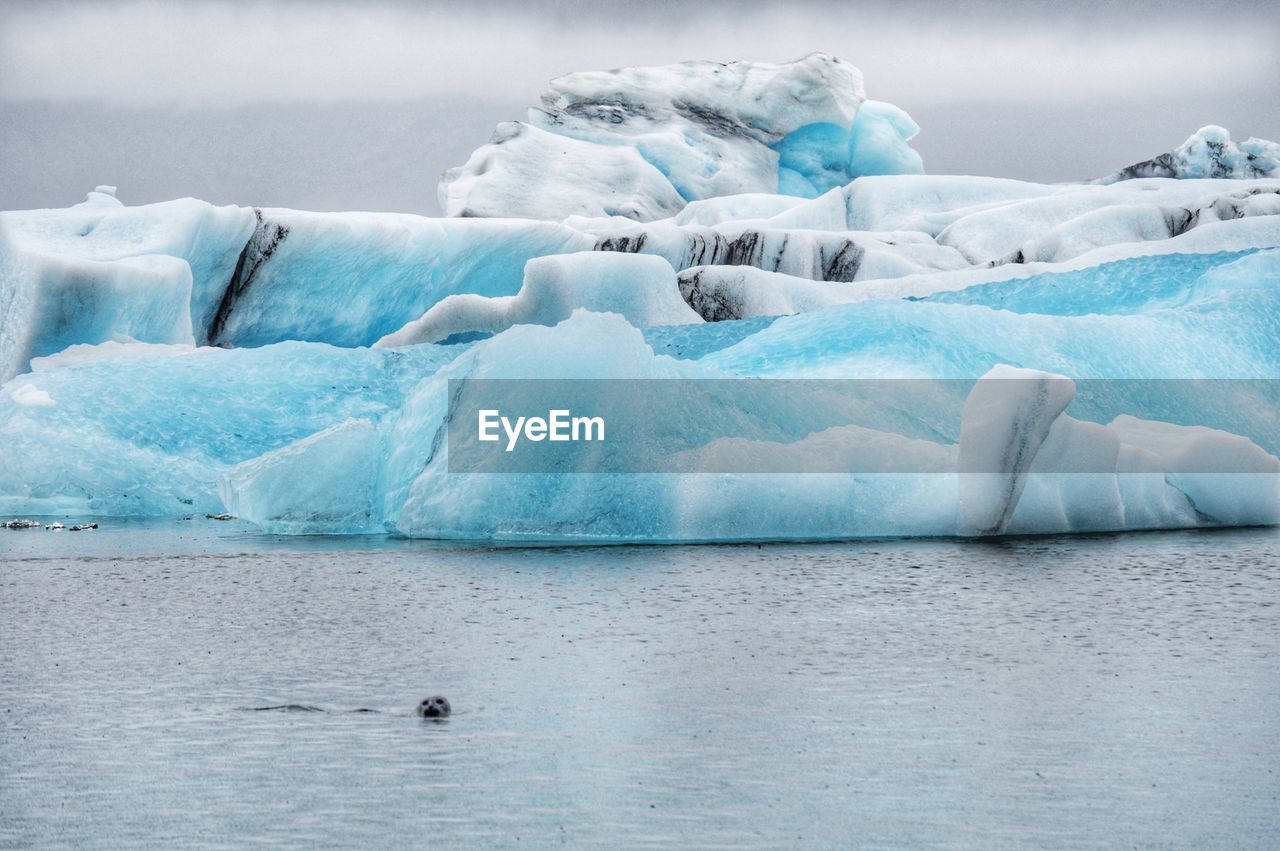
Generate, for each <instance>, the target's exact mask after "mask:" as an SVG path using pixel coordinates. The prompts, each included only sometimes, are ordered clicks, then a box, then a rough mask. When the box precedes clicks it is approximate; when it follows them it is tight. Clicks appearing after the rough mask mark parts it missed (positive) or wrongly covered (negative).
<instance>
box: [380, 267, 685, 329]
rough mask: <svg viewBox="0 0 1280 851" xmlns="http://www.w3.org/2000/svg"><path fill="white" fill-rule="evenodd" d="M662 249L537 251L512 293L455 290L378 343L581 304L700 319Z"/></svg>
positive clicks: (545, 315) (643, 318)
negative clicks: (660, 254) (660, 253)
mask: <svg viewBox="0 0 1280 851" xmlns="http://www.w3.org/2000/svg"><path fill="white" fill-rule="evenodd" d="M675 281H676V273H675V270H674V269H672V268H671V265H670V264H669V263H667V261H665V260H663V259H662V258H661V257H652V256H649V255H642V254H613V253H605V252H598V251H591V252H584V253H581V254H568V255H563V256H558V257H538V258H536V259H533V260H530V261H529V262H528V263H527V264H525V267H524V285H523V286H521V287H520V292H519V293H517V294H516V295H514V296H499V297H497V298H485V297H484V296H481V295H474V294H466V295H451V296H448V297H447V298H443V299H441V300H440V301H438V302H436V304H435V305H434V306H432V308H431V309H430V310H428V311H427V312H426V313H424V314H423V315H422V316H421V317H420V318H419V319H416V320H414V321H413V322H410V323H408V324H407V325H405V326H404V327H403V328H401V329H400V330H398V331H396V332H395V333H393V334H388V335H387V336H385V337H383V338H382V339H381V340H378V342H376V343H375V344H374V345H375V346H379V347H394V346H408V345H413V344H415V343H439V342H442V341H444V340H447V339H449V338H450V337H453V336H454V335H457V334H497V333H499V332H501V331H505V330H506V329H508V328H510V327H511V326H512V325H529V324H537V325H555V324H557V323H559V322H561V321H563V320H565V319H568V318H569V316H570V314H572V313H573V311H574V309H575V308H586V309H587V310H593V311H596V312H599V313H617V314H619V315H621V316H622V317H623V318H624V319H626V320H627V321H628V322H630V323H631V324H632V325H635V326H636V327H638V328H648V327H649V326H651V325H686V324H688V323H690V322H697V321H698V316H697V314H695V313H694V311H693V310H692V309H690V307H689V305H688V303H687V302H686V301H685V299H683V298H681V297H680V295H681V294H680V291H679V289H678V288H677V287H676V285H675Z"/></svg>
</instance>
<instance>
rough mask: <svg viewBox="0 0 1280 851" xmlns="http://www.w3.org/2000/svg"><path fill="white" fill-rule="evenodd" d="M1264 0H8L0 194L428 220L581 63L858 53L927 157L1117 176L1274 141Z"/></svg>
mask: <svg viewBox="0 0 1280 851" xmlns="http://www.w3.org/2000/svg"><path fill="white" fill-rule="evenodd" d="M1277 44H1280V16H1278V15H1276V14H1275V12H1274V9H1273V7H1272V5H1271V3H1269V2H1261V1H1260V0H1257V1H1256V2H1255V1H1254V0H1250V2H1242V3H1223V2H1216V3H1215V2H1212V0H1209V2H1182V0H1164V2H1159V3H1155V2H1145V0H1144V2H1138V3H1134V2H1124V3H1120V2H1117V3H1109V4H1108V3H1091V2H1085V3H1078V2H1069V0H1064V2H1052V3H1050V2H1031V3H1026V2H1023V3H1017V4H1014V3H982V4H963V3H959V2H951V3H929V2H904V0H897V2H885V3H838V2H813V1H812V0H810V1H809V2H787V3H763V2H748V3H725V2H710V1H709V0H703V2H700V3H696V4H695V3H691V2H664V0H656V2H643V0H630V2H614V0H605V2H597V3H585V2H554V3H537V2H510V3H508V2H496V3H495V2H481V0H476V2H470V3H465V4H435V5H430V4H422V3H395V2H385V3H373V4H370V3H349V4H340V3H324V2H305V3H304V2H292V3H290V2H283V3H279V2H277V3H270V4H267V3H261V2H253V0H208V2H189V3H181V4H179V3H169V2H161V1H160V0H150V2H143V1H142V0H128V2H109V0H99V2H59V0H47V2H34V0H31V2H28V0H0V157H2V158H3V161H2V169H0V207H3V208H6V209H15V208H26V207H41V206H63V205H66V204H69V203H74V202H76V201H78V200H80V198H82V197H83V195H84V193H85V191H87V190H88V189H90V188H92V187H93V185H95V184H97V183H114V184H117V185H118V186H119V187H120V196H121V198H122V199H123V200H125V201H126V202H127V203H144V202H148V201H156V200H163V199H167V198H174V197H180V196H184V195H191V196H196V197H200V198H205V199H207V200H210V201H215V202H219V203H241V204H258V205H272V206H293V207H299V208H305V209H317V210H344V209H371V210H400V211H407V212H422V213H430V214H435V213H437V212H438V208H437V205H436V200H435V184H436V178H437V177H438V176H439V174H440V172H441V171H443V170H444V169H445V168H448V167H450V166H453V165H458V164H460V163H461V162H463V161H465V159H466V157H467V155H468V154H469V153H470V151H471V150H472V149H474V148H475V147H477V146H478V145H480V144H482V143H483V142H485V141H486V140H487V139H488V136H489V133H490V132H491V130H492V129H493V126H494V125H495V124H496V123H497V122H499V121H503V120H509V119H518V118H523V116H524V112H525V110H526V109H527V107H528V106H529V105H531V104H534V103H536V102H537V100H538V95H539V94H540V92H541V91H542V88H543V86H544V84H545V83H546V81H547V80H549V79H550V78H552V77H554V76H556V75H557V74H561V73H564V72H567V71H572V70H576V69H587V68H612V67H618V66H622V65H646V64H661V63H667V62H675V61H679V60H682V59H716V60H730V59H761V60H768V61H782V60H788V59H794V58H796V57H799V56H802V55H804V54H806V53H810V52H812V51H815V50H821V51H826V52H829V53H833V54H835V55H837V56H840V57H841V58H843V59H845V60H847V61H849V62H851V63H853V64H854V65H856V66H858V67H859V68H860V69H861V70H862V72H863V75H864V77H865V79H866V88H867V94H868V96H869V97H872V98H875V99H878V100H886V101H890V102H892V103H895V104H897V105H899V106H901V107H902V108H904V109H906V110H907V111H908V112H909V113H911V114H912V116H913V117H914V118H915V119H916V121H917V122H918V123H919V124H920V125H921V128H922V131H921V134H920V136H919V137H918V138H917V140H916V141H915V143H914V144H915V147H916V148H917V150H919V151H920V152H921V154H922V155H923V156H924V161H925V168H926V169H927V170H928V171H930V172H933V173H968V174H992V175H1000V176H1008V177H1017V178H1024V179H1036V180H1047V181H1061V180H1071V179H1077V178H1087V177H1092V176H1097V175H1101V174H1104V173H1108V172H1111V171H1114V170H1116V169H1117V168H1120V167H1122V166H1124V165H1127V164H1129V163H1131V162H1134V161H1136V160H1140V159H1145V158H1147V157H1149V156H1151V155H1153V154H1156V153H1159V152H1160V151H1163V150H1168V149H1169V148H1170V147H1173V146H1174V145H1177V144H1178V143H1180V142H1181V141H1182V140H1183V139H1184V138H1185V137H1186V136H1188V135H1189V134H1190V133H1191V132H1193V131H1194V130H1196V129H1197V128H1198V127H1200V126H1201V125H1204V124H1210V123H1213V124H1221V125H1224V126H1226V127H1228V128H1229V129H1230V130H1231V131H1232V132H1233V134H1234V135H1235V136H1236V138H1244V137H1245V136H1248V135H1257V136H1262V137H1264V138H1272V139H1280V50H1277V47H1276V45H1277Z"/></svg>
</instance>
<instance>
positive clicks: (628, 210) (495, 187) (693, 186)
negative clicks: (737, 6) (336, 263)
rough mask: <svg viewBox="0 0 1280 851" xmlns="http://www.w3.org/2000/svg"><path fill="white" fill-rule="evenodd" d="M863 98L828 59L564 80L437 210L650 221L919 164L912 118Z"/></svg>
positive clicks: (474, 159)
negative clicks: (713, 203)
mask: <svg viewBox="0 0 1280 851" xmlns="http://www.w3.org/2000/svg"><path fill="white" fill-rule="evenodd" d="M865 102H866V94H865V92H864V90H863V85H862V72H861V71H859V70H858V69H857V68H855V67H854V66H852V65H850V64H848V63H847V62H844V61H842V60H840V59H837V58H836V57H834V56H831V55H829V54H825V53H811V54H809V55H808V56H805V57H803V58H801V59H797V60H795V61H794V62H783V63H770V62H745V61H739V62H727V63H722V62H710V61H705V60H695V61H688V62H679V63H675V64H672V65H658V66H650V67H642V68H617V69H613V70H609V71H578V72H574V73H571V74H565V75H564V76H561V77H557V78H556V79H554V80H552V81H551V83H550V85H549V88H548V89H547V90H546V92H544V93H543V95H542V99H541V105H540V106H538V107H534V108H532V109H530V110H529V114H528V117H527V121H526V122H512V123H509V124H505V125H500V126H499V130H498V132H496V133H495V135H494V137H493V139H492V140H491V141H490V143H489V144H488V145H485V146H483V147H481V148H479V149H477V150H476V151H475V152H474V153H473V154H472V155H471V158H470V159H469V160H468V161H467V163H466V165H464V166H461V167H459V168H455V169H451V170H449V171H447V172H446V173H445V174H444V175H443V176H442V178H441V183H440V199H441V204H442V206H443V207H444V212H445V214H446V215H449V216H516V217H521V218H545V219H563V218H565V217H567V216H570V215H582V216H613V215H621V216H625V217H627V218H633V219H637V220H640V221H649V220H652V219H656V218H665V217H668V216H671V215H674V214H675V213H677V212H679V210H680V209H681V208H682V207H683V206H684V205H685V204H686V203H687V202H690V201H696V200H701V199H706V198H716V197H721V196H725V195H737V194H742V193H779V192H781V193H785V194H790V195H800V196H803V197H816V196H817V195H819V194H821V193H822V192H825V191H827V190H829V189H831V188H832V187H834V186H837V185H843V184H845V183H848V182H849V181H851V180H853V179H854V178H855V177H858V176H860V175H862V174H894V173H919V172H921V171H923V167H922V166H921V164H920V158H919V156H918V155H916V154H915V152H914V151H912V150H911V149H910V148H909V147H907V140H908V139H909V138H911V136H913V135H914V134H915V132H916V130H917V129H918V128H917V127H916V126H915V123H914V122H912V121H911V119H910V117H909V116H907V115H906V113H904V112H902V111H901V110H899V109H897V108H896V107H893V106H891V105H889V104H874V105H873V104H866V105H867V107H868V108H865V109H864V103H865ZM864 113H865V115H864Z"/></svg>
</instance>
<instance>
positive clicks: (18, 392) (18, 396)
mask: <svg viewBox="0 0 1280 851" xmlns="http://www.w3.org/2000/svg"><path fill="white" fill-rule="evenodd" d="M9 395H10V396H11V397H13V401H14V402H16V403H18V404H19V405H24V406H26V407H28V408H52V407H53V406H54V405H55V404H56V403H55V402H54V401H53V397H52V396H50V395H49V394H48V393H47V392H46V391H44V390H41V389H40V388H39V387H37V386H35V385H34V384H22V385H20V386H18V387H17V388H15V389H13V390H11V391H10V392H9Z"/></svg>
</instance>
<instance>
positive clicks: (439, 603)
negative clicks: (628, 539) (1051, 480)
mask: <svg viewBox="0 0 1280 851" xmlns="http://www.w3.org/2000/svg"><path fill="white" fill-rule="evenodd" d="M105 526H106V524H104V527H105ZM1278 602H1280V532H1278V531H1277V530H1245V531H1237V532H1223V533H1203V532H1201V533H1171V534H1148V535H1131V536H1127V537H1126V536H1104V537H1085V538H1058V539H1038V540H1013V541H1006V542H1002V543H993V544H981V543H972V542H967V543H966V542H952V541H931V542H876V543H859V544H844V545H826V544H824V545H809V546H796V545H780V546H765V547H763V548H757V547H755V546H754V545H752V546H741V547H739V546H725V547H710V546H704V547H647V548H642V547H618V548H603V549H601V548H597V549H561V548H555V549H547V548H544V549H530V548H521V549H492V548H457V547H445V546H439V545H429V544H422V543H413V542H394V541H393V542H385V543H384V542H378V541H370V540H367V539H365V540H361V539H341V540H326V539H273V538H265V537H262V536H258V535H254V534H251V533H249V532H247V531H245V530H244V529H243V528H242V527H239V526H237V525H236V524H220V523H213V522H208V521H193V522H189V523H186V524H156V525H145V524H133V525H129V526H126V527H117V528H103V529H101V530H99V531H97V532H81V533H70V532H62V533H54V532H45V531H44V530H32V531H25V532H18V531H8V530H0V706H2V707H3V711H0V844H2V845H6V846H8V845H17V846H22V845H29V844H39V845H68V846H70V845H74V846H150V847H171V846H174V845H188V844H202V845H223V846H231V845H241V844H243V843H245V842H247V841H250V840H253V841H257V842H259V843H263V844H269V845H279V844H286V843H288V844H302V845H343V846H351V845H357V844H375V845H380V846H388V845H400V846H403V845H410V844H411V845H423V844H428V843H431V844H435V843H437V842H440V843H448V844H455V845H464V846H465V845H493V844H503V845H515V844H520V845H533V846H542V845H560V844H565V845H573V846H581V845H611V846H625V847H632V846H653V845H678V846H682V847H688V846H699V847H705V846H713V847H714V846H725V847H729V846H732V847H742V846H761V847H782V846H807V847H814V846H848V845H877V846H931V845H943V846H964V847H1000V846H1028V845H1034V846H1056V847H1080V846H1103V845H1105V846H1116V845H1122V846H1131V845H1142V846H1150V845H1159V846H1167V845H1173V846H1185V847H1203V846H1221V847H1237V848H1238V847H1263V846H1272V847H1274V846H1275V845H1276V843H1277V842H1278V841H1280V775H1278V774H1277V772H1278V771H1280V723H1278V722H1280V711H1278V706H1280V652H1278V651H1280V607H1278V606H1277V603H1278ZM432 692H441V693H443V694H445V695H447V696H448V697H449V698H450V699H451V700H452V702H453V706H454V715H453V717H452V718H451V719H449V720H448V721H445V722H434V721H424V720H421V719H417V718H414V717H412V716H411V715H410V714H409V712H410V710H411V709H412V707H413V706H414V704H415V703H416V702H417V701H418V700H419V699H420V698H422V697H424V696H426V695H427V694H429V693H432ZM290 703H293V704H306V705H310V706H315V707H320V708H323V709H325V710H328V711H324V712H306V711H251V708H252V707H257V706H270V705H278V704H290ZM359 708H368V709H375V710H379V712H378V713H354V712H351V711H350V710H354V709H359Z"/></svg>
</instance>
